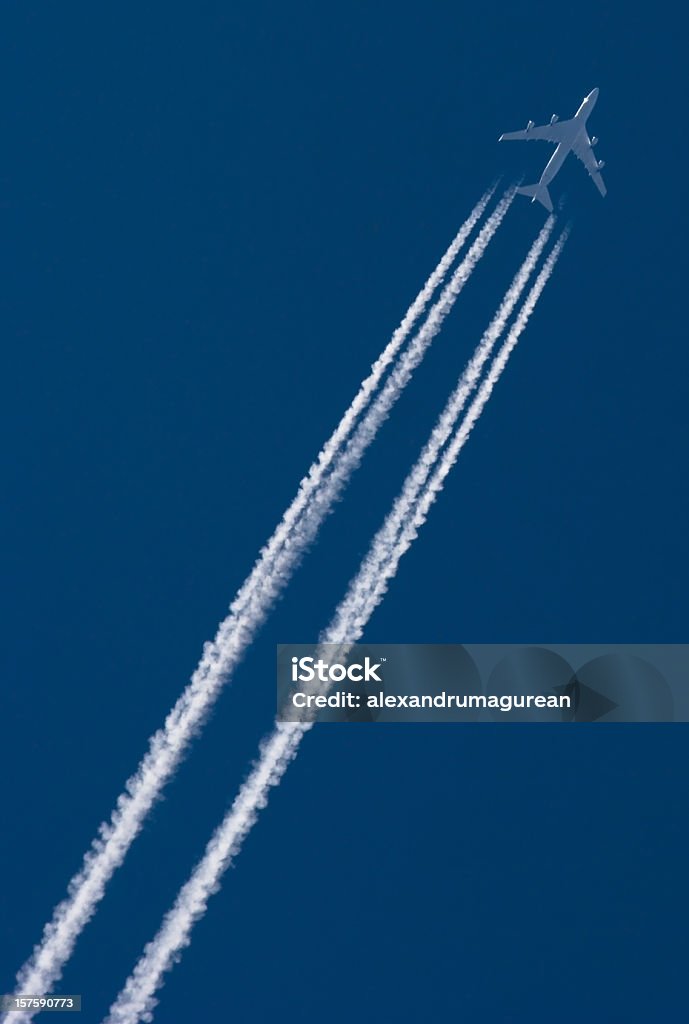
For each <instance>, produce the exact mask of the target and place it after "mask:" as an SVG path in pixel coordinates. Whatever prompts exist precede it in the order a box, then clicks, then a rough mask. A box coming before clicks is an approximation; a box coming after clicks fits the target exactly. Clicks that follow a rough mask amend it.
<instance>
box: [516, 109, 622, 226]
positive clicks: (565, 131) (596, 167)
mask: <svg viewBox="0 0 689 1024" xmlns="http://www.w3.org/2000/svg"><path fill="white" fill-rule="evenodd" d="M597 99H598V89H593V90H592V92H590V93H589V94H588V96H587V97H586V99H585V100H584V101H583V103H582V104H581V106H580V107H579V109H578V110H577V112H576V114H575V115H574V117H572V118H570V119H569V121H560V120H559V118H558V116H557V114H553V116H552V117H551V118H550V124H544V125H540V126H539V127H536V125H534V123H533V121H529V122H528V123H527V125H526V129H525V131H521V132H505V134H504V135H501V136H500V138H499V139H498V142H507V141H509V140H511V139H540V140H542V141H543V142H553V143H554V144H555V146H556V149H555V152H554V153H553V155H552V156H551V158H550V160H549V161H548V163H547V164H546V168H545V170H544V171H543V174H542V175H541V180H540V181H539V182H538V184H537V185H525V186H524V188H518V189H517V192H520V193H521V194H522V195H523V196H531V202H532V203H535V202H536V200H538V201H539V203H542V204H543V206H545V208H546V210H548V212H549V213H550V212H552V209H553V202H552V199H551V198H550V193H549V192H548V185H549V184H550V182H551V181H552V180H553V178H554V177H555V175H556V174H557V172H558V171H559V170H560V168H561V167H562V165H563V163H564V162H565V159H566V157H567V154H568V153H569V152H570V151H571V152H572V153H574V155H575V156H578V157H579V159H580V160H581V162H582V164H583V165H584V167H585V168H586V170H587V171H588V172H589V174H590V176H591V177H592V178H593V183H594V185H595V186H596V188H597V189H598V191H599V192H600V194H601V195H602V196H604V195H605V193H606V192H607V189H606V187H605V184H604V182H603V179H602V177H601V174H600V172H601V171H602V170H603V168H604V166H605V164H604V163H603V161H602V160H596V158H595V156H594V155H593V147H594V146H595V145H596V143H597V142H598V139H597V138H596V136H595V135H594V136H593V138H592V139H590V138H589V135H588V132H587V131H586V122H587V121H588V119H589V115H590V114H591V111H592V110H593V108H594V107H595V105H596V100H597Z"/></svg>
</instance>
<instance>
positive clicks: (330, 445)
mask: <svg viewBox="0 0 689 1024" xmlns="http://www.w3.org/2000/svg"><path fill="white" fill-rule="evenodd" d="M493 191H494V189H490V190H489V191H488V192H486V193H485V194H484V195H483V196H482V198H481V199H480V200H479V202H478V203H477V204H476V206H475V207H474V210H473V211H472V213H471V214H470V216H469V217H468V219H467V220H466V222H465V223H464V224H463V225H462V227H461V229H460V230H459V232H458V234H457V235H456V237H455V238H454V240H453V241H452V243H451V244H450V246H449V248H448V250H447V252H446V253H445V254H444V256H443V257H442V259H441V261H440V263H439V264H438V266H437V267H436V269H435V270H434V271H433V273H432V274H431V276H430V277H429V279H428V281H427V282H426V284H425V285H424V287H423V288H422V290H421V292H420V293H419V295H418V296H417V298H416V299H415V301H414V302H413V303H412V305H411V307H410V308H409V311H408V312H407V314H406V315H405V317H404V319H403V320H402V322H401V324H400V326H399V327H398V328H397V330H396V331H395V333H394V334H393V336H392V338H391V340H390V342H389V343H388V345H387V346H386V348H385V350H384V351H383V353H382V354H381V356H380V357H379V358H378V360H377V361H376V362H375V363H374V365H373V367H372V370H371V373H370V375H369V376H368V377H367V378H366V380H365V381H364V382H363V384H362V385H361V387H360V389H359V391H358V393H357V395H356V397H355V398H354V400H353V402H352V404H351V405H350V406H349V408H348V409H347V411H346V412H345V414H344V416H343V417H342V420H341V421H340V423H339V425H338V427H337V428H336V430H335V431H334V433H333V435H332V437H331V438H330V439H329V441H328V442H327V443H326V444H325V446H324V447H323V449H322V450H321V452H320V454H319V456H318V458H317V460H316V462H315V463H314V464H313V465H312V466H311V469H310V470H309V473H308V474H307V476H306V477H305V478H304V479H303V480H302V481H301V484H300V486H299V490H298V493H297V495H296V497H295V499H294V501H293V502H292V504H291V505H290V506H289V508H288V509H287V511H286V512H285V514H284V516H283V518H282V520H281V521H280V523H279V524H278V526H277V528H276V530H275V532H274V534H273V536H272V537H271V539H270V541H269V542H268V544H267V545H266V547H265V548H263V550H262V551H261V554H260V557H259V559H258V560H257V562H256V564H255V565H254V567H253V569H252V571H251V573H250V574H249V576H248V577H247V579H246V581H245V582H244V584H243V585H242V587H241V588H240V590H239V592H238V593H237V596H236V598H235V600H234V601H233V603H232V605H231V606H230V612H229V615H228V616H227V618H226V619H225V620H224V621H223V622H222V623H221V624H220V626H219V627H218V631H217V634H216V636H215V639H214V641H213V642H212V643H207V644H206V645H205V646H204V651H203V656H202V658H201V661H200V663H199V665H198V667H197V668H196V670H195V672H194V674H193V676H192V678H191V682H190V683H189V685H188V686H187V688H186V689H185V690H184V692H183V693H182V695H181V696H180V697H179V699H178V700H177V702H176V704H175V706H174V707H173V708H172V710H171V711H170V712H169V714H168V716H167V718H166V720H165V723H164V726H163V727H162V728H161V729H159V730H158V731H157V732H156V733H155V734H154V735H153V736H152V737H151V738H150V740H149V746H148V750H147V753H146V754H145V756H144V758H143V760H142V761H141V763H140V764H139V766H138V768H137V770H136V772H135V774H134V775H133V776H132V777H131V778H130V779H128V781H127V783H126V784H125V790H124V792H123V793H122V794H121V795H120V797H119V798H118V801H117V805H116V807H115V810H114V811H113V812H112V814H111V817H110V820H109V821H108V822H104V823H103V824H102V825H101V826H100V829H99V833H98V836H97V838H96V839H95V840H94V841H93V843H92V845H91V847H90V849H89V850H88V851H87V853H86V855H85V857H84V860H83V864H82V867H81V869H80V871H79V872H78V874H77V875H75V876H74V878H72V880H71V882H70V883H69V886H68V894H67V896H66V898H65V899H64V900H63V901H62V902H61V903H59V904H58V905H57V907H56V908H55V910H54V911H53V916H52V919H51V921H50V922H49V923H48V924H47V925H46V926H45V929H44V932H43V937H42V939H41V942H40V944H39V945H37V946H36V947H35V949H34V952H33V955H32V957H31V958H30V959H29V961H28V962H27V963H26V964H25V965H24V967H23V968H22V969H21V970H20V972H19V974H18V975H17V992H26V993H30V994H32V995H43V994H45V993H46V992H50V991H51V989H52V987H53V985H54V983H55V982H56V981H57V979H58V978H59V977H60V976H61V973H62V968H63V966H64V964H65V963H66V961H67V960H68V959H69V957H70V955H71V953H72V950H73V949H74V945H75V943H76V940H77V938H78V936H79V934H80V933H81V931H82V929H83V928H84V926H85V925H86V923H87V922H88V921H89V919H90V918H91V917H92V916H93V913H94V912H95V909H96V906H97V905H98V903H99V902H100V900H101V899H102V897H103V894H104V892H105V888H106V886H107V884H108V882H109V880H110V878H111V877H112V875H113V873H114V872H115V870H116V869H117V868H118V867H119V866H120V864H121V863H122V862H123V860H124V858H125V856H126V854H127V851H128V850H129V847H130V846H131V844H132V842H133V841H134V839H135V838H136V836H137V834H138V832H139V831H140V829H141V827H142V825H143V822H144V820H145V818H146V816H147V815H148V812H149V811H150V809H151V807H152V805H153V803H154V802H155V800H156V799H157V797H158V796H159V794H160V792H161V790H162V788H163V786H164V785H165V784H166V783H167V781H168V780H169V778H170V776H171V775H172V773H173V772H174V770H175V769H176V767H177V765H178V764H179V762H180V759H181V758H182V756H183V754H184V752H185V750H186V748H187V746H188V744H189V742H190V740H191V739H192V737H193V736H194V735H195V733H196V731H197V730H198V729H199V727H200V725H201V724H202V722H203V720H204V718H205V716H206V714H207V712H208V711H209V709H210V707H211V706H212V705H213V703H214V701H215V700H216V698H217V696H218V694H219V692H220V690H221V689H222V687H223V685H224V684H225V683H226V682H227V680H228V678H229V676H230V675H231V673H232V671H233V669H234V668H235V667H236V665H237V663H238V662H239V661H240V659H241V657H242V655H243V653H244V651H245V650H246V648H247V646H248V645H249V644H250V643H251V641H252V640H253V638H254V635H255V633H256V631H257V630H258V629H259V628H260V626H261V625H262V624H263V622H264V621H265V618H266V617H267V615H268V612H269V611H270V608H271V607H272V605H273V604H274V602H275V600H276V599H277V598H278V597H279V595H280V593H281V591H282V589H283V588H284V586H285V585H286V584H287V582H288V581H289V578H290V576H291V574H292V572H293V571H294V569H295V568H296V567H297V565H298V564H299V561H300V559H301V557H302V556H303V554H304V552H305V550H306V548H307V547H308V545H309V544H310V543H311V542H312V541H313V539H314V537H315V536H316V534H317V532H318V528H319V526H320V525H321V523H322V521H323V519H324V517H325V516H326V515H327V513H328V511H329V510H330V508H331V507H332V505H333V503H334V502H335V501H336V500H337V498H338V497H339V495H340V494H341V492H342V489H343V488H344V486H345V484H346V482H347V480H348V479H349V476H350V475H351V473H352V472H353V471H354V469H355V468H356V467H357V465H358V464H359V462H360V460H361V458H362V456H363V454H364V452H365V450H366V448H367V446H368V445H369V444H370V443H371V441H372V440H373V439H374V437H375V434H376V432H377V430H378V429H379V427H380V426H381V424H382V423H383V422H384V420H385V419H386V417H387V416H388V414H389V412H390V409H391V408H392V406H393V405H394V403H395V401H396V399H397V398H398V397H399V394H400V393H401V391H402V389H403V388H404V387H405V386H406V384H407V383H408V381H409V379H410V377H411V375H412V373H413V370H414V369H415V368H416V366H418V364H419V362H420V361H421V359H422V358H423V355H424V354H425V352H426V350H427V349H428V346H429V345H430V343H431V341H432V340H433V338H434V337H435V335H436V334H437V333H438V331H439V330H440V327H441V325H442V322H443V320H444V319H445V317H446V316H447V314H448V313H449V311H450V309H451V308H452V305H453V304H454V301H455V299H456V297H457V295H458V294H459V292H460V291H461V290H462V288H463V286H464V284H465V283H466V281H467V280H468V278H469V276H470V275H471V272H472V271H473V269H474V267H475V266H476V264H477V263H478V261H479V259H480V258H481V256H482V255H483V253H484V251H485V249H486V247H487V245H488V243H489V242H490V239H491V238H492V237H493V235H494V234H495V231H496V230H497V228H498V226H499V224H500V222H501V221H502V219H503V217H504V216H505V213H506V212H507V209H508V208H509V205H510V203H511V202H512V199H513V196H514V190H513V189H510V190H509V191H508V192H507V193H506V194H505V196H504V197H503V198H502V199H501V200H500V202H499V203H498V205H497V207H496V209H495V211H494V212H493V213H492V214H491V216H490V217H489V218H488V220H487V221H486V224H485V225H484V227H483V228H482V229H481V231H480V232H479V234H478V236H477V238H476V240H475V241H474V243H473V244H472V245H471V247H470V248H469V250H468V251H467V254H466V256H465V257H464V259H463V260H462V261H461V263H460V264H459V266H458V267H457V269H456V270H455V272H454V274H453V275H452V277H451V278H450V281H449V282H448V284H447V285H446V286H445V288H444V289H443V291H442V292H441V294H440V297H439V298H438V300H437V302H436V303H435V305H434V306H433V307H432V308H431V311H430V313H429V315H428V318H427V320H426V321H425V323H424V324H423V325H422V327H421V328H420V329H419V330H418V332H417V334H416V336H415V337H414V339H413V340H412V341H411V342H410V343H409V346H408V348H407V349H406V350H405V351H404V352H403V354H402V355H401V356H400V355H399V353H400V351H401V349H402V347H403V345H404V343H405V341H406V340H407V338H408V336H409V334H410V332H411V330H412V328H413V326H414V324H415V323H416V322H417V320H418V319H419V317H420V316H421V315H422V314H423V312H424V311H425V309H426V307H427V305H428V303H429V302H430V300H431V298H432V296H433V294H434V292H435V290H436V288H437V287H438V286H439V285H440V284H441V283H442V281H443V280H445V278H446V275H447V274H448V272H449V269H450V267H451V265H452V263H453V262H454V260H455V259H456V258H457V256H458V254H459V252H460V250H461V249H462V248H463V246H464V245H465V243H466V242H467V240H468V238H469V235H470V233H471V232H472V230H473V229H474V227H475V226H476V224H477V223H478V221H479V220H480V218H481V216H482V215H483V213H484V211H485V209H486V206H487V205H488V203H489V201H490V198H491V196H492V194H493ZM395 360H398V361H397V363H396V364H395ZM391 366H392V367H393V369H392V371H391V373H390V375H389V378H388V380H387V381H386V383H385V386H384V387H382V389H381V390H380V393H379V394H377V395H376V391H377V390H378V388H379V385H380V383H381V380H382V378H383V376H384V374H385V372H386V371H387V370H388V369H389V368H390V367H391ZM367 407H368V408H367ZM357 420H358V423H357ZM355 425H356V429H355V430H354V427H355ZM352 430H354V433H352ZM32 1016H33V1014H32V1013H30V1012H26V1013H21V1014H19V1015H17V1014H16V1013H13V1015H12V1024H20V1022H25V1021H28V1020H30V1019H31V1017H32Z"/></svg>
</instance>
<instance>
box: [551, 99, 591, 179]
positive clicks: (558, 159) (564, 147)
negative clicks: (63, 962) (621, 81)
mask: <svg viewBox="0 0 689 1024" xmlns="http://www.w3.org/2000/svg"><path fill="white" fill-rule="evenodd" d="M597 99H598V89H594V90H593V92H590V93H589V94H588V96H587V97H586V98H585V99H584V100H583V102H582V104H581V106H580V107H579V109H578V110H577V112H576V114H575V115H574V117H573V118H572V120H571V121H570V122H569V124H570V129H569V131H568V132H567V136H566V137H565V138H564V139H562V141H561V142H558V144H557V146H556V147H555V152H554V153H553V155H552V156H551V158H550V160H549V161H548V163H547V164H546V165H545V169H544V171H543V174H542V175H541V177H540V180H539V182H538V184H539V185H549V184H550V182H551V181H552V180H553V178H554V177H555V175H556V174H557V172H558V171H559V170H560V168H561V167H562V165H563V163H564V162H565V160H566V159H567V156H568V154H569V153H570V151H571V149H572V147H573V146H574V143H575V142H576V139H577V136H579V135H581V133H582V132H585V131H586V122H587V121H588V119H589V117H590V116H591V111H592V110H593V108H594V107H595V105H596V100H597Z"/></svg>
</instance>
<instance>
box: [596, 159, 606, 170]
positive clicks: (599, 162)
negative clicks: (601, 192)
mask: <svg viewBox="0 0 689 1024" xmlns="http://www.w3.org/2000/svg"><path fill="white" fill-rule="evenodd" d="M596 166H597V167H598V170H599V171H602V170H603V168H604V167H605V160H599V161H598V163H597V165H596Z"/></svg>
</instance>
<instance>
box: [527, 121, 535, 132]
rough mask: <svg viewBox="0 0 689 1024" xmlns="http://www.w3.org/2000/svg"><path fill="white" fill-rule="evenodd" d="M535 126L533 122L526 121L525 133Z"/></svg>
mask: <svg viewBox="0 0 689 1024" xmlns="http://www.w3.org/2000/svg"><path fill="white" fill-rule="evenodd" d="M535 124H536V122H535V121H527V122H526V130H527V132H530V131H531V129H532V128H533V127H534V125H535Z"/></svg>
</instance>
